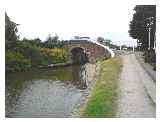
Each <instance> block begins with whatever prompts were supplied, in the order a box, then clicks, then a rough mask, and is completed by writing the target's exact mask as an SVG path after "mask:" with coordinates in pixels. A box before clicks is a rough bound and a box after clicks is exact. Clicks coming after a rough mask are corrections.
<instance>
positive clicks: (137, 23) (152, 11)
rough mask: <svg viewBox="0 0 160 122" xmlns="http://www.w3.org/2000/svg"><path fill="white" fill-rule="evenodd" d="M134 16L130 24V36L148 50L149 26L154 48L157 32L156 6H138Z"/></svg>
mask: <svg viewBox="0 0 160 122" xmlns="http://www.w3.org/2000/svg"><path fill="white" fill-rule="evenodd" d="M134 10H135V13H134V14H133V19H132V21H131V22H130V25H129V26H130V30H129V35H130V36H131V37H132V38H134V39H137V40H138V43H140V44H141V48H143V49H147V48H148V39H149V37H148V34H149V26H148V25H149V24H151V23H153V24H152V25H150V28H151V47H152V48H153V46H154V40H155V32H156V6H155V5H137V6H136V7H135V8H134Z"/></svg>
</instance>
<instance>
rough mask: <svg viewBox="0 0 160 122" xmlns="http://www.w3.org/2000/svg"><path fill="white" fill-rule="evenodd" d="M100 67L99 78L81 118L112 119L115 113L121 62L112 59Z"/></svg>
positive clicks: (102, 63) (117, 59)
mask: <svg viewBox="0 0 160 122" xmlns="http://www.w3.org/2000/svg"><path fill="white" fill-rule="evenodd" d="M98 64H99V65H100V73H99V77H98V79H97V81H96V84H95V86H94V88H93V91H92V93H91V97H90V98H89V101H88V103H87V105H86V107H85V108H84V111H83V113H82V117H89V118H101V117H103V118H105V117H114V115H115V112H116V99H117V91H116V89H117V84H118V83H117V79H118V76H119V73H120V69H121V60H120V59H119V58H113V59H110V60H106V61H103V62H101V63H100V62H98Z"/></svg>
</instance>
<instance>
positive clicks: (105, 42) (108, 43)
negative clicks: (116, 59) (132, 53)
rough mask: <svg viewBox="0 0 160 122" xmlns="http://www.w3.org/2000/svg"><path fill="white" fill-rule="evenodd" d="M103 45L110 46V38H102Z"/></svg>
mask: <svg viewBox="0 0 160 122" xmlns="http://www.w3.org/2000/svg"><path fill="white" fill-rule="evenodd" d="M104 45H106V46H109V47H110V45H111V40H110V39H105V40H104Z"/></svg>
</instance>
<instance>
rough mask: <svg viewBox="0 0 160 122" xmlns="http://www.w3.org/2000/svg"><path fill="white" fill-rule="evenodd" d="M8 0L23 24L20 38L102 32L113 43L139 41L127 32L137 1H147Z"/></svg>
mask: <svg viewBox="0 0 160 122" xmlns="http://www.w3.org/2000/svg"><path fill="white" fill-rule="evenodd" d="M5 1H6V4H5V11H6V12H7V14H8V16H9V17H10V19H11V20H12V21H14V22H16V23H18V24H20V26H19V27H18V30H19V35H20V37H21V38H23V37H26V38H30V39H31V38H37V37H39V38H40V39H41V40H42V41H45V40H46V38H47V36H48V35H49V34H51V35H55V34H57V35H58V36H59V37H60V39H64V40H67V39H71V38H72V37H73V36H89V37H90V38H93V39H95V38H97V37H99V36H100V37H104V38H107V39H110V40H111V41H112V42H113V43H114V44H118V45H122V44H126V45H128V46H132V45H136V40H134V39H132V38H131V37H129V34H128V30H129V23H130V21H131V20H132V16H133V13H134V11H133V8H134V7H135V5H136V4H144V2H142V1H143V0H142V1H141V2H139V1H138V0H10V1H9V0H5ZM153 1H154V0H153ZM153 1H152V3H153V4H154V2H153ZM152 3H149V4H152ZM145 4H148V3H145Z"/></svg>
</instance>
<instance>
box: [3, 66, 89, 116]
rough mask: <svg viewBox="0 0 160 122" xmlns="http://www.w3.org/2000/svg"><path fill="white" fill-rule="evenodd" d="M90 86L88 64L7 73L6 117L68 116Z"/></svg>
mask: <svg viewBox="0 0 160 122" xmlns="http://www.w3.org/2000/svg"><path fill="white" fill-rule="evenodd" d="M87 86H88V72H87V64H86V65H82V66H79V65H74V66H70V67H63V68H62V67H61V68H54V69H48V70H38V71H31V72H25V73H14V74H7V75H6V94H5V95H6V117H69V116H70V113H71V112H72V110H73V109H74V107H75V106H76V104H77V103H78V101H79V100H80V99H81V96H82V91H81V90H83V89H84V90H85V89H86V88H87Z"/></svg>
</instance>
